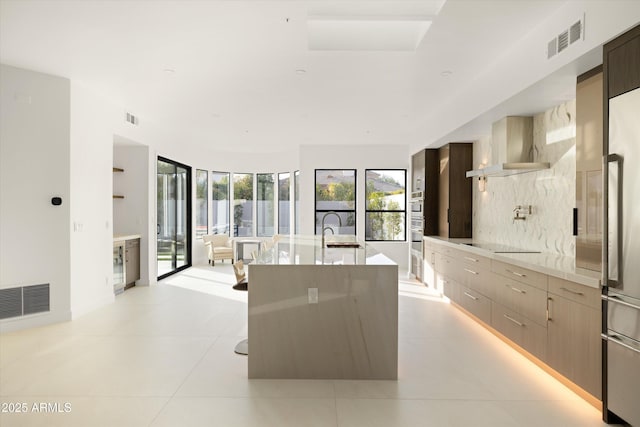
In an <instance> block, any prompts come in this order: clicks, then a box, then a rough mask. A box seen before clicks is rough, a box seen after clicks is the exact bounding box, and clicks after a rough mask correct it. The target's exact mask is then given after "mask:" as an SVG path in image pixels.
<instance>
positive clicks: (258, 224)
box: [254, 172, 277, 237]
mask: <svg viewBox="0 0 640 427" xmlns="http://www.w3.org/2000/svg"><path fill="white" fill-rule="evenodd" d="M261 176H271V194H272V198H271V200H269V199H260V195H261V194H260V193H261V190H262V189H261V188H260V185H261V182H260V177H261ZM276 179H277V173H276V172H265V173H256V174H255V184H254V185H255V186H256V190H255V204H256V218H255V224H256V234H255V235H256V237H271V236H273V235H274V234H275V232H276V226H275V225H276V224H275V220H276V191H277V189H276ZM260 202H271V217H272V219H271V224H262V223H261V221H260V213H261V209H260ZM261 227H262V228H269V227H271V230H272V233H271V234H265V233H261V230H260V228H261Z"/></svg>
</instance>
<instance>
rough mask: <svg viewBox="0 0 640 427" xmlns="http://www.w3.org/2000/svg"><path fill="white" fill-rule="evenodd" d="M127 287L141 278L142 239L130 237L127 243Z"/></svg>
mask: <svg viewBox="0 0 640 427" xmlns="http://www.w3.org/2000/svg"><path fill="white" fill-rule="evenodd" d="M124 260H125V264H126V266H125V274H126V280H125V284H126V285H125V289H127V288H130V287H132V286H134V285H135V283H136V280H140V239H129V240H127V241H126V243H125V254H124Z"/></svg>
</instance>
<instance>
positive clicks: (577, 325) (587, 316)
mask: <svg viewBox="0 0 640 427" xmlns="http://www.w3.org/2000/svg"><path fill="white" fill-rule="evenodd" d="M548 298H549V301H548V306H549V321H548V327H547V329H548V335H547V364H548V365H549V366H551V367H552V368H553V369H555V370H556V371H558V372H560V373H561V374H562V375H564V376H565V377H567V378H568V379H570V380H571V381H573V382H574V383H576V384H577V385H579V386H580V387H582V388H583V389H584V390H586V391H588V392H589V393H590V394H592V395H593V396H595V397H597V398H598V399H600V398H601V394H602V356H601V354H602V352H601V345H602V344H601V338H600V329H601V310H600V305H599V303H600V292H599V290H598V289H591V288H587V287H585V286H581V285H580V284H577V283H573V282H568V281H566V280H562V279H556V278H550V282H549V297H548Z"/></svg>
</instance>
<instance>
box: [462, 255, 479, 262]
mask: <svg viewBox="0 0 640 427" xmlns="http://www.w3.org/2000/svg"><path fill="white" fill-rule="evenodd" d="M464 259H468V260H469V261H472V262H478V260H477V259H475V258H471V257H469V256H466V257H464Z"/></svg>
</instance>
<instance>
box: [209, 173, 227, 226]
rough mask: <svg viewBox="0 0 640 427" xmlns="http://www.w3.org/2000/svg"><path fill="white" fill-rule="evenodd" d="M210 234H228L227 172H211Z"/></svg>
mask: <svg viewBox="0 0 640 427" xmlns="http://www.w3.org/2000/svg"><path fill="white" fill-rule="evenodd" d="M211 211H212V212H213V222H212V224H211V234H229V172H211Z"/></svg>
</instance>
